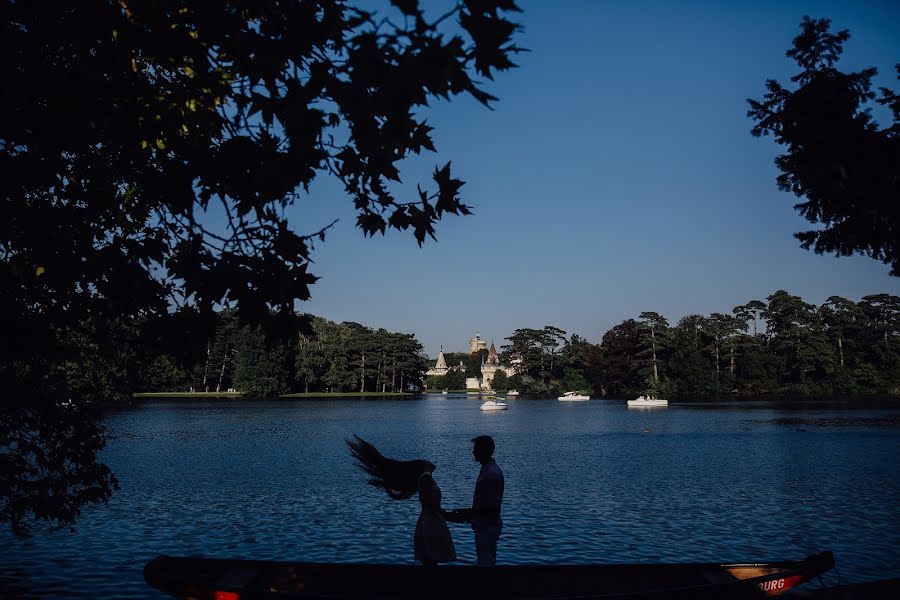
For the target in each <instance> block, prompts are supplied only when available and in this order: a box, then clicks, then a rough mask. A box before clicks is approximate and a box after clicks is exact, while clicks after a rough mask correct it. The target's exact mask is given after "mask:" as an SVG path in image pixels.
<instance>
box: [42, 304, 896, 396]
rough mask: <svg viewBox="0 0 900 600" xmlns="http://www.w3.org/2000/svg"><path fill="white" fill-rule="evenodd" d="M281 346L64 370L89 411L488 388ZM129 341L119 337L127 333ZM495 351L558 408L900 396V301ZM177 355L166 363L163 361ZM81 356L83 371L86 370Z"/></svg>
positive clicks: (223, 320) (351, 343)
mask: <svg viewBox="0 0 900 600" xmlns="http://www.w3.org/2000/svg"><path fill="white" fill-rule="evenodd" d="M298 318H299V319H301V320H302V321H303V322H304V323H305V325H304V326H303V327H298V328H297V331H296V332H295V333H292V334H291V335H287V336H281V337H277V336H272V335H271V334H269V335H267V334H266V333H265V332H264V330H263V329H261V328H258V327H251V326H247V325H241V324H240V321H239V319H238V318H237V315H235V314H234V312H233V311H230V310H224V311H221V312H219V313H218V314H217V315H216V317H215V325H214V327H212V328H210V329H209V332H208V333H207V334H206V335H205V337H204V339H200V340H196V339H195V340H194V343H193V345H192V346H191V348H190V349H189V350H188V351H187V352H185V351H184V349H183V348H180V349H179V352H178V353H176V352H170V351H167V350H166V349H165V348H164V347H163V348H160V347H152V346H144V345H141V343H140V338H139V337H135V336H122V337H123V338H130V341H129V343H127V344H120V347H119V348H118V350H117V352H116V353H115V354H114V356H111V357H101V356H98V357H97V358H96V359H92V362H91V363H90V365H89V368H88V369H87V370H74V369H72V368H71V366H67V365H66V364H63V365H59V367H58V368H60V369H63V370H65V369H70V370H71V372H70V373H69V374H68V376H69V377H71V379H72V380H73V381H84V382H85V384H86V385H85V386H82V387H87V388H92V390H93V391H94V392H96V391H97V390H99V391H100V392H103V391H104V390H109V393H99V394H98V393H94V394H93V395H94V396H95V397H107V398H109V397H115V395H116V393H121V392H125V391H126V390H127V392H128V393H131V392H135V391H169V392H187V391H189V390H193V391H195V392H225V391H228V390H236V391H240V392H244V393H245V394H248V395H251V396H275V395H278V394H283V393H289V392H359V393H366V392H401V391H412V392H415V391H420V390H422V389H423V388H424V387H425V386H426V383H427V387H428V388H429V389H460V388H463V387H465V378H466V377H467V376H468V377H476V376H479V375H480V372H481V364H482V362H483V361H484V360H485V359H486V354H487V351H481V352H479V353H476V354H468V353H450V352H448V353H446V354H445V358H446V360H447V364H448V366H450V367H455V368H454V370H451V371H450V372H449V373H448V374H447V375H445V376H441V377H430V378H428V381H427V382H426V380H425V372H426V370H427V369H428V368H429V367H430V366H433V364H434V363H433V359H428V358H427V357H426V356H425V354H424V351H423V348H422V344H421V343H420V342H419V341H418V340H417V339H416V337H415V335H413V334H409V333H397V332H391V331H387V330H385V329H373V328H370V327H366V326H364V325H361V324H358V323H352V322H345V323H334V322H332V321H328V320H326V319H323V318H320V317H314V316H310V315H303V316H298ZM120 329H121V328H120ZM506 341H507V342H508V343H506V344H505V345H502V346H501V350H502V351H501V352H500V363H501V364H503V365H513V366H515V368H516V370H517V371H518V373H517V374H515V375H513V376H511V377H507V376H506V374H505V373H503V372H501V371H498V372H497V373H496V375H495V379H494V383H493V388H494V389H495V390H498V391H502V390H505V389H511V388H516V389H518V390H519V391H521V392H526V393H536V394H555V393H556V392H561V391H569V390H579V391H582V392H586V393H591V394H595V395H599V396H612V397H622V396H630V395H637V394H646V393H650V394H653V395H655V396H659V397H713V396H724V395H733V394H740V395H757V394H795V395H827V394H898V393H900V298H898V297H897V296H893V295H889V294H876V295H871V296H865V297H864V298H862V299H861V300H860V301H859V302H854V301H852V300H849V299H846V298H842V297H839V296H832V297H830V298H828V300H826V301H825V302H824V303H823V304H822V305H821V306H815V305H813V304H809V303H807V302H805V301H803V299H802V298H800V297H799V296H794V295H791V294H789V293H788V292H785V291H783V290H779V291H777V292H775V293H774V294H772V295H770V296H769V297H768V298H766V300H765V301H761V300H752V301H749V302H747V303H746V304H743V305H741V306H736V307H734V308H733V309H732V311H731V312H730V313H712V314H710V315H687V316H685V317H683V318H681V319H680V320H679V321H678V322H677V323H674V324H671V323H669V321H668V320H667V319H666V317H664V316H663V315H661V314H659V313H656V312H642V313H640V314H639V315H636V316H635V317H634V318H629V319H626V320H624V321H622V322H621V323H619V324H618V325H616V326H614V327H612V328H611V329H610V330H609V331H607V332H606V333H605V334H604V335H603V336H602V340H601V342H600V343H599V344H593V343H591V342H589V341H588V340H587V339H585V338H583V337H581V336H580V335H578V334H571V335H569V334H568V333H567V332H565V331H563V330H561V329H559V328H556V327H553V326H549V325H548V326H545V327H543V328H541V329H529V328H522V329H516V330H515V331H514V332H513V333H512V334H511V335H510V336H509V337H508V338H506ZM169 350H172V349H169ZM90 354H91V353H90V349H89V348H88V347H87V346H86V347H85V350H84V352H83V353H82V360H83V359H84V357H86V356H89V355H90Z"/></svg>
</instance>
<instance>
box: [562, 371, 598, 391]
mask: <svg viewBox="0 0 900 600" xmlns="http://www.w3.org/2000/svg"><path fill="white" fill-rule="evenodd" d="M557 389H558V390H559V391H561V392H572V391H575V392H579V393H581V394H589V393H590V392H591V390H592V387H591V384H590V382H589V381H588V380H587V379H586V378H585V376H584V373H583V372H581V371H580V370H578V369H573V368H572V367H566V368H565V369H564V370H563V374H562V377H561V378H560V380H559V386H558V388H557Z"/></svg>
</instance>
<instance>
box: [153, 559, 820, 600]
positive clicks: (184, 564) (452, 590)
mask: <svg viewBox="0 0 900 600" xmlns="http://www.w3.org/2000/svg"><path fill="white" fill-rule="evenodd" d="M833 567H834V557H833V555H832V554H831V552H822V553H820V554H816V555H813V556H810V557H808V558H807V559H806V560H803V561H793V562H792V561H785V562H775V563H746V564H720V563H693V564H650V563H639V564H619V565H614V564H610V565H510V566H505V565H504V566H498V567H492V568H490V569H485V568H479V567H474V566H456V565H449V566H438V567H421V566H418V565H377V564H321V563H289V562H270V561H253V560H228V559H214V558H177V557H171V556H159V557H157V558H154V559H153V560H151V561H150V562H149V563H147V565H146V566H145V567H144V579H145V580H146V581H147V583H149V584H150V585H151V586H153V587H154V588H156V589H158V590H160V591H162V592H165V593H167V594H170V595H172V596H175V597H178V598H197V599H198V600H250V599H270V598H271V599H273V600H274V599H277V598H282V599H298V600H299V599H305V600H310V599H312V598H321V599H324V598H329V599H345V600H363V599H374V598H380V599H386V598H399V599H404V598H420V597H428V598H441V599H444V598H476V597H483V596H485V597H490V598H503V599H506V600H513V599H517V598H518V599H524V598H532V599H537V598H557V599H561V600H562V599H566V598H597V599H601V598H605V599H611V598H632V599H633V598H663V597H665V598H685V599H686V598H691V599H697V598H759V597H763V596H774V595H778V594H781V593H783V592H786V591H787V590H789V589H791V588H793V587H796V586H797V585H799V584H801V583H803V582H805V581H808V580H810V579H812V578H814V577H816V576H818V575H820V574H822V573H824V572H825V571H828V570H830V569H831V568H833Z"/></svg>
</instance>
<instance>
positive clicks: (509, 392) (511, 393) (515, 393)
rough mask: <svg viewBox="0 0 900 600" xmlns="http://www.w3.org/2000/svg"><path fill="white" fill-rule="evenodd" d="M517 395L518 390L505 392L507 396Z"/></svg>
mask: <svg viewBox="0 0 900 600" xmlns="http://www.w3.org/2000/svg"><path fill="white" fill-rule="evenodd" d="M518 395H519V390H509V391H508V392H506V397H507V398H509V397H510V396H518Z"/></svg>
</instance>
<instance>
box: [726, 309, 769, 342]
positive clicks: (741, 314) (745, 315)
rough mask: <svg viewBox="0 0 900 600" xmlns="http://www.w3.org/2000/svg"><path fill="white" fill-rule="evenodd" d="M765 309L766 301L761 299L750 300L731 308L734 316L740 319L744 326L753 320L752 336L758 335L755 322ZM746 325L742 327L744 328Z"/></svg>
mask: <svg viewBox="0 0 900 600" xmlns="http://www.w3.org/2000/svg"><path fill="white" fill-rule="evenodd" d="M765 310H766V303H765V302H762V301H761V300H751V301H750V302H748V303H747V304H744V305H742V306H736V307H734V309H733V310H732V313H733V314H734V316H735V317H737V318H738V319H740V320H741V322H743V323H744V324H745V325H746V326H749V323H750V321H753V336H754V337H756V336H757V335H759V331H758V327H757V324H758V322H759V319H760V317H762V314H763V312H764V311H765ZM746 328H747V327H744V329H746Z"/></svg>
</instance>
